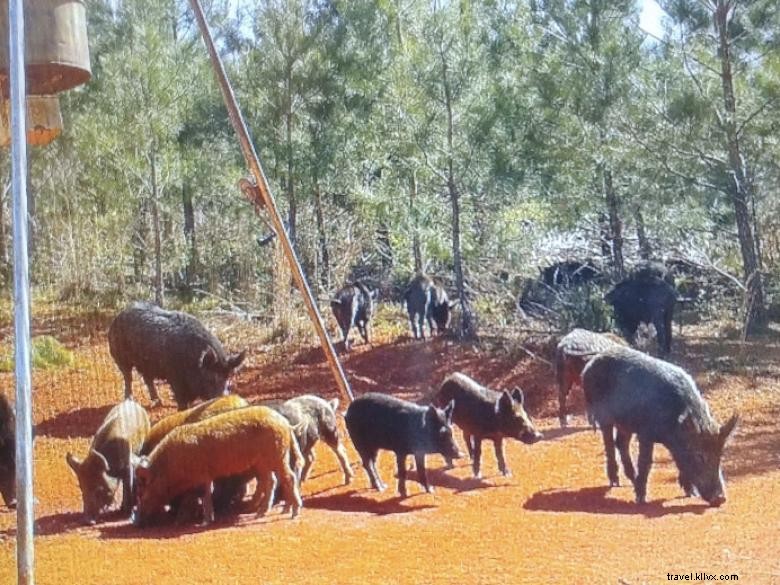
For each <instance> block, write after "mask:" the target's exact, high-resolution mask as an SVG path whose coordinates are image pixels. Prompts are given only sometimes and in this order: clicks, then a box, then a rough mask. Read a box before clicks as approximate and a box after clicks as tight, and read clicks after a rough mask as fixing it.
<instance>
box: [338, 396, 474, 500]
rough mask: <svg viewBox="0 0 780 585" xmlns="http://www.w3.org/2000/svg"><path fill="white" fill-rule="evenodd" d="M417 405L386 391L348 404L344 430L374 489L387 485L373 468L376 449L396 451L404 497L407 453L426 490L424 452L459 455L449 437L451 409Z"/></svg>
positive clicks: (448, 455)
mask: <svg viewBox="0 0 780 585" xmlns="http://www.w3.org/2000/svg"><path fill="white" fill-rule="evenodd" d="M453 408H454V404H452V403H450V404H449V405H447V407H446V408H445V409H444V410H440V409H438V408H436V407H435V406H429V407H424V406H419V405H417V404H414V403H413V402H408V401H406V400H401V399H400V398H395V397H394V396H387V395H385V394H377V393H373V392H372V393H368V394H364V395H363V396H361V397H359V398H357V399H355V401H354V402H353V403H352V404H350V405H349V408H348V409H347V414H346V416H345V419H346V423H347V431H348V432H349V436H350V438H351V439H352V443H353V444H354V445H355V449H356V450H357V452H358V454H359V455H360V458H361V459H362V461H363V467H364V468H365V470H366V474H367V475H368V479H369V480H370V481H371V486H372V487H373V488H374V489H377V490H379V491H382V490H383V489H385V487H387V486H386V485H385V484H384V483H383V482H382V480H381V478H380V477H379V474H378V473H377V471H376V457H377V454H378V452H379V449H387V450H388V451H392V452H393V453H395V457H396V461H397V463H398V493H400V494H401V496H403V497H406V456H407V455H414V458H415V463H416V467H417V474H418V477H419V480H420V483H421V484H422V485H423V486H424V487H425V491H426V492H430V491H432V487H431V486H430V485H429V484H428V476H427V474H426V471H425V455H426V454H428V453H440V454H442V455H444V456H445V457H448V458H457V457H460V453H459V452H458V447H457V445H456V444H455V441H454V440H453V438H452V410H453Z"/></svg>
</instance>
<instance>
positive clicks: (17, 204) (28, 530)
mask: <svg viewBox="0 0 780 585" xmlns="http://www.w3.org/2000/svg"><path fill="white" fill-rule="evenodd" d="M8 30H9V35H8V36H9V50H8V56H9V61H10V78H9V84H10V87H11V91H10V98H11V189H12V195H13V234H14V355H15V358H14V359H15V371H16V497H17V504H16V571H17V582H18V583H19V585H32V584H33V492H32V485H33V476H32V415H31V402H32V380H31V376H30V282H29V278H28V274H27V260H28V259H27V138H26V134H27V129H26V125H27V107H26V103H25V93H26V87H25V84H26V80H25V76H24V9H23V1H22V0H10V1H9V2H8Z"/></svg>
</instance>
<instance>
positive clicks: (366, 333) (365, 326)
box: [358, 321, 371, 345]
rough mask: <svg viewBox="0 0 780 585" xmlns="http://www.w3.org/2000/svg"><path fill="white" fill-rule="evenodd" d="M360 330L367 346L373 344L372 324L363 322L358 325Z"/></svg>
mask: <svg viewBox="0 0 780 585" xmlns="http://www.w3.org/2000/svg"><path fill="white" fill-rule="evenodd" d="M358 329H359V330H360V335H362V336H363V341H365V342H366V345H370V344H371V324H370V323H369V322H368V321H361V322H360V323H359V324H358Z"/></svg>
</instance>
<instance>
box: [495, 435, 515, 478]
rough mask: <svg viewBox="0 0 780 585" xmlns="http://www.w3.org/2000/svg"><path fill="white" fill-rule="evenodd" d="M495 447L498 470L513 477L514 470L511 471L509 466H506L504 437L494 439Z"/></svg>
mask: <svg viewBox="0 0 780 585" xmlns="http://www.w3.org/2000/svg"><path fill="white" fill-rule="evenodd" d="M493 448H494V449H495V451H496V460H497V461H498V470H499V471H500V472H501V475H503V476H504V477H511V476H512V472H510V471H509V468H508V467H507V466H506V460H505V459H504V439H503V438H502V437H499V438H498V439H493Z"/></svg>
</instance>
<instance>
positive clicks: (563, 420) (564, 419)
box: [558, 416, 569, 429]
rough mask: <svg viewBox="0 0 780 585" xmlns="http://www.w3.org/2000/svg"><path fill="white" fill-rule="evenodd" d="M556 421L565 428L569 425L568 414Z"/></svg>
mask: <svg viewBox="0 0 780 585" xmlns="http://www.w3.org/2000/svg"><path fill="white" fill-rule="evenodd" d="M558 422H559V423H560V424H561V428H562V429H565V428H566V427H568V426H569V417H568V416H564V417H561V418H559V419H558Z"/></svg>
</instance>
